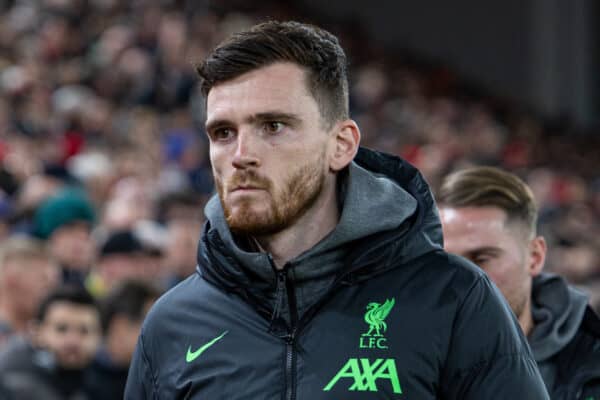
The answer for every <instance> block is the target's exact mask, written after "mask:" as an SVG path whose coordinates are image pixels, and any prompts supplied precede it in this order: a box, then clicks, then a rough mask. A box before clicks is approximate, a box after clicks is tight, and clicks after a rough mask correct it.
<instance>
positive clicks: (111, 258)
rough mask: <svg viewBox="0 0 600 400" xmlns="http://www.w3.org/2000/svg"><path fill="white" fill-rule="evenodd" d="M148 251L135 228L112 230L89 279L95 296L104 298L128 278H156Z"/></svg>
mask: <svg viewBox="0 0 600 400" xmlns="http://www.w3.org/2000/svg"><path fill="white" fill-rule="evenodd" d="M148 251H149V249H148V248H147V247H145V246H144V245H143V244H142V242H141V240H140V239H139V237H138V236H137V235H136V234H135V232H134V231H132V230H119V231H114V232H111V233H109V236H108V237H107V238H106V239H105V241H104V243H103V244H102V245H101V246H100V251H99V256H98V260H97V262H96V264H95V265H94V268H93V270H92V273H91V274H90V275H89V276H88V278H87V280H86V287H87V288H88V290H89V291H90V292H91V293H92V294H93V295H94V296H96V297H98V298H101V297H103V296H104V295H106V294H107V293H108V292H110V291H111V290H113V288H114V287H115V286H117V285H118V284H120V283H121V282H123V281H126V280H128V279H137V280H152V279H154V278H155V276H154V275H153V274H152V273H149V272H152V271H151V269H150V266H148V265H147V258H146V254H147V253H148ZM147 267H148V268H147Z"/></svg>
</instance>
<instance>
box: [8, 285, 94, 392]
mask: <svg viewBox="0 0 600 400" xmlns="http://www.w3.org/2000/svg"><path fill="white" fill-rule="evenodd" d="M34 331H35V333H34V335H33V337H32V339H31V340H27V339H26V338H15V339H14V340H12V341H10V342H9V343H8V344H7V345H6V346H5V348H4V350H3V352H2V353H0V381H1V382H2V385H4V386H5V387H6V388H7V390H8V392H9V393H10V394H11V395H12V396H13V397H14V398H15V399H19V400H40V399H44V400H87V399H88V396H87V395H86V391H85V387H84V376H85V371H86V368H87V367H88V366H89V365H90V363H91V361H92V359H93V357H94V354H96V351H97V349H98V346H99V344H100V338H101V327H100V312H99V308H98V305H97V303H96V301H95V300H94V298H93V297H92V296H91V295H90V294H89V293H88V292H87V291H86V290H85V289H83V288H82V287H81V286H63V287H59V288H58V289H56V290H54V291H52V292H51V293H50V294H49V295H48V297H47V298H46V299H45V300H44V301H43V302H42V304H41V305H40V308H39V310H38V315H37V320H36V323H35V326H34Z"/></svg>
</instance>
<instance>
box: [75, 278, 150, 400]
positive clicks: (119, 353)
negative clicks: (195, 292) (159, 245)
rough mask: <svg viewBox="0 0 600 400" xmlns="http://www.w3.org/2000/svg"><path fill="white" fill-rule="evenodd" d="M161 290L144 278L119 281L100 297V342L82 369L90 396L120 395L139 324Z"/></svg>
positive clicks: (101, 397) (121, 394)
mask: <svg viewBox="0 0 600 400" xmlns="http://www.w3.org/2000/svg"><path fill="white" fill-rule="evenodd" d="M160 294H161V292H160V291H159V290H158V289H157V288H155V287H153V286H151V285H149V284H147V283H144V282H140V281H132V280H127V281H123V282H120V283H119V284H118V285H116V286H115V287H114V288H112V290H111V291H110V292H109V293H108V294H107V295H106V296H105V297H104V298H103V299H102V300H101V302H100V309H101V317H102V329H103V332H104V339H103V343H102V345H101V347H100V350H99V351H98V353H97V354H96V357H95V358H94V361H93V362H92V364H91V366H90V368H89V370H88V372H87V373H86V379H85V381H86V387H87V392H88V393H89V395H90V398H91V399H92V400H96V399H97V400H106V399H122V398H123V393H124V391H125V382H126V381H127V371H128V369H129V363H130V361H131V356H132V354H133V351H134V349H135V344H136V342H137V339H138V336H139V334H140V328H141V326H142V322H143V320H144V317H145V316H146V313H147V312H148V310H149V309H150V306H151V305H152V303H154V301H155V300H156V299H158V297H159V296H160Z"/></svg>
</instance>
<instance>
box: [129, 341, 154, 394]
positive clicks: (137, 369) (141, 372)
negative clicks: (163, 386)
mask: <svg viewBox="0 0 600 400" xmlns="http://www.w3.org/2000/svg"><path fill="white" fill-rule="evenodd" d="M155 385H156V377H155V375H154V372H153V371H152V368H151V365H150V362H149V360H148V357H147V355H146V351H145V349H144V336H143V333H142V334H141V335H140V337H139V338H138V342H137V346H136V348H135V352H134V353H133V359H132V360H131V364H130V365H129V373H128V375H127V384H126V386H125V396H124V400H157V399H158V397H157V394H156V390H155Z"/></svg>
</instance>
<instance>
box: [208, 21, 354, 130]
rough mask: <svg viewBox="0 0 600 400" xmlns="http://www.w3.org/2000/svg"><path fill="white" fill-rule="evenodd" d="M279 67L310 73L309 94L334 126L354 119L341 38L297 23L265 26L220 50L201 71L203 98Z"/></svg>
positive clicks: (232, 38) (238, 35) (230, 40)
mask: <svg viewBox="0 0 600 400" xmlns="http://www.w3.org/2000/svg"><path fill="white" fill-rule="evenodd" d="M276 62H291V63H294V64H297V65H299V66H300V67H303V68H305V69H306V71H307V76H306V77H307V86H308V89H309V91H310V93H311V94H312V96H313V97H314V99H315V100H316V102H317V104H318V105H319V108H320V111H321V117H322V118H323V120H324V121H325V122H326V123H327V124H328V125H332V124H333V123H334V122H336V121H340V120H343V119H345V118H348V114H349V111H348V107H349V106H348V77H347V72H346V71H347V65H346V63H347V61H346V54H345V53H344V50H343V49H342V47H341V46H340V44H339V42H338V39H337V37H335V36H334V35H332V34H331V33H329V32H327V31H326V30H324V29H321V28H318V27H316V26H313V25H309V24H303V23H299V22H295V21H287V22H279V21H269V22H264V23H261V24H258V25H255V26H254V27H252V28H250V29H249V30H247V31H242V32H238V33H235V34H233V35H232V36H230V37H229V38H228V39H226V40H225V41H224V42H222V43H221V44H220V45H218V46H217V47H216V48H215V49H214V50H213V51H212V53H210V54H209V55H208V57H207V58H206V60H204V62H202V63H201V64H200V65H199V66H198V67H197V71H198V74H199V75H200V78H201V90H202V93H203V94H204V96H205V97H206V96H208V93H209V92H210V90H211V89H212V88H213V87H214V86H215V85H218V84H219V83H221V82H225V81H228V80H231V79H234V78H236V77H238V76H240V75H243V74H245V73H247V72H250V71H253V70H255V69H258V68H261V67H265V66H268V65H270V64H273V63H276Z"/></svg>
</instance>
